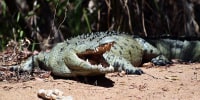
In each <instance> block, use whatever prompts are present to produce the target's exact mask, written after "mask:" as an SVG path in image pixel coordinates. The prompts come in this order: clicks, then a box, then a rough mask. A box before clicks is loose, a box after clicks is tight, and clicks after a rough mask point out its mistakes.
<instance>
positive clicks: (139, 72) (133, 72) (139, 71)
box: [126, 69, 144, 75]
mask: <svg viewBox="0 0 200 100" xmlns="http://www.w3.org/2000/svg"><path fill="white" fill-rule="evenodd" d="M126 74H134V75H142V74H144V71H143V70H141V69H136V70H135V71H130V70H126Z"/></svg>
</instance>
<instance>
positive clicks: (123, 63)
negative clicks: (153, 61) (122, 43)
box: [103, 53, 144, 75]
mask: <svg viewBox="0 0 200 100" xmlns="http://www.w3.org/2000/svg"><path fill="white" fill-rule="evenodd" d="M103 57H104V59H105V60H106V61H107V62H108V63H109V64H111V65H112V66H113V67H114V70H115V71H125V72H126V74H136V75H141V74H143V73H144V72H143V71H142V70H141V69H139V68H136V67H134V66H133V65H132V64H131V63H130V61H128V60H126V59H125V58H123V57H120V56H116V55H114V54H112V53H104V54H103Z"/></svg>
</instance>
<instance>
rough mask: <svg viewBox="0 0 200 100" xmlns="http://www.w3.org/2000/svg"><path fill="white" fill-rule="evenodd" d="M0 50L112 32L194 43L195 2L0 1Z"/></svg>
mask: <svg viewBox="0 0 200 100" xmlns="http://www.w3.org/2000/svg"><path fill="white" fill-rule="evenodd" d="M0 9H1V10H0V38H1V39H0V50H3V49H4V48H5V46H6V44H7V43H8V41H10V40H11V39H13V40H15V41H20V40H21V39H24V38H25V37H27V38H28V39H29V40H30V41H31V42H32V45H31V46H30V47H31V48H32V50H34V49H42V50H43V49H44V50H45V49H47V48H50V47H52V46H53V45H54V44H56V43H58V42H60V41H63V40H64V39H65V38H68V37H71V36H75V35H78V34H82V33H87V32H93V31H106V30H116V31H125V32H129V33H130V34H137V35H140V36H142V37H166V36H167V37H168V36H170V37H176V38H179V37H189V38H194V37H195V38H199V37H200V34H199V24H200V17H199V14H200V2H199V1H198V0H1V1H0Z"/></svg>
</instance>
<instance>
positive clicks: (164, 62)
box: [151, 55, 172, 66]
mask: <svg viewBox="0 0 200 100" xmlns="http://www.w3.org/2000/svg"><path fill="white" fill-rule="evenodd" d="M151 62H152V63H153V64H154V65H158V66H165V65H168V64H172V62H170V61H169V60H168V59H167V58H166V57H165V56H163V55H160V56H158V57H156V58H153V59H152V60H151Z"/></svg>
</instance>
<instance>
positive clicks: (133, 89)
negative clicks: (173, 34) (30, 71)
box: [0, 64, 200, 100]
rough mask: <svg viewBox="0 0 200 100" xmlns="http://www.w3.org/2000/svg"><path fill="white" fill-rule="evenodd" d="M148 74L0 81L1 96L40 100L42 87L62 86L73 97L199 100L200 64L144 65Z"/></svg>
mask: <svg viewBox="0 0 200 100" xmlns="http://www.w3.org/2000/svg"><path fill="white" fill-rule="evenodd" d="M142 69H143V70H144V71H145V72H146V73H148V74H151V75H153V76H154V77H157V78H153V77H151V76H149V75H147V74H144V75H141V76H138V75H125V76H119V75H117V74H116V73H111V74H108V75H106V77H105V78H96V79H94V80H92V79H91V80H92V81H90V79H87V80H85V82H80V81H78V80H79V79H74V80H73V79H46V80H44V79H37V80H31V81H27V82H17V83H8V82H0V100H41V99H40V98H38V96H37V92H38V90H39V89H59V90H60V91H63V92H64V95H65V96H71V97H72V98H73V100H199V99H200V64H188V65H183V64H176V65H173V66H170V67H169V68H142Z"/></svg>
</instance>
